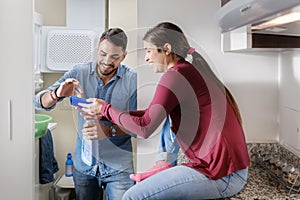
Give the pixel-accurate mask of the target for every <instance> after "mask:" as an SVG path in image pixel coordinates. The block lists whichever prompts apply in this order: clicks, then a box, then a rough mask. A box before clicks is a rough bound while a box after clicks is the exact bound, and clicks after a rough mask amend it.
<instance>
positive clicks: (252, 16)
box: [217, 0, 300, 36]
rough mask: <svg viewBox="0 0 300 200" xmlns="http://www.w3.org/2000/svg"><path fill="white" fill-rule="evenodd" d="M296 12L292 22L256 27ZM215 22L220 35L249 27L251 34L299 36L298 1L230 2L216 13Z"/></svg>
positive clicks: (247, 0)
mask: <svg viewBox="0 0 300 200" xmlns="http://www.w3.org/2000/svg"><path fill="white" fill-rule="evenodd" d="M297 12H298V15H299V16H298V19H296V20H295V21H293V22H285V23H283V24H273V25H271V26H269V27H268V26H264V27H259V26H258V25H261V24H263V23H265V22H268V21H270V20H272V19H274V18H277V17H279V16H283V15H286V14H288V13H297ZM217 20H218V23H219V26H220V31H221V32H222V33H225V32H229V31H232V30H235V29H237V28H240V27H243V26H245V25H248V26H249V25H250V26H251V29H252V32H253V33H262V34H276V35H291V36H300V0H231V1H229V2H227V3H226V4H225V5H224V6H222V7H221V9H220V10H219V11H218V12H217Z"/></svg>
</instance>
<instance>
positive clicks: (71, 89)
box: [56, 78, 83, 97]
mask: <svg viewBox="0 0 300 200" xmlns="http://www.w3.org/2000/svg"><path fill="white" fill-rule="evenodd" d="M82 93H83V90H82V88H81V86H80V83H79V81H78V80H76V79H74V78H68V79H66V80H65V81H64V82H62V83H61V84H60V86H59V87H58V88H57V91H56V95H57V97H69V96H72V95H73V96H77V97H81V94H82Z"/></svg>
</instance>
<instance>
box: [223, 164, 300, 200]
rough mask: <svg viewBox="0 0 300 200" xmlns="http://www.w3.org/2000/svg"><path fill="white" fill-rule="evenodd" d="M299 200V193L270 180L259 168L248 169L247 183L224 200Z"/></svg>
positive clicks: (251, 167) (254, 165)
mask: <svg viewBox="0 0 300 200" xmlns="http://www.w3.org/2000/svg"><path fill="white" fill-rule="evenodd" d="M228 199H230V200H236V199H243V200H300V192H295V191H291V193H290V194H289V189H288V188H286V187H284V186H282V185H281V184H280V183H278V182H277V181H275V180H274V179H272V178H271V176H270V175H269V174H267V173H266V171H265V170H263V169H262V168H261V167H260V166H258V165H256V164H252V165H251V166H250V167H249V174H248V183H247V185H246V186H245V188H244V189H243V190H242V191H241V192H240V193H239V194H237V195H235V196H234V197H232V198H226V200H228Z"/></svg>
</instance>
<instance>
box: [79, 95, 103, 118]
mask: <svg viewBox="0 0 300 200" xmlns="http://www.w3.org/2000/svg"><path fill="white" fill-rule="evenodd" d="M87 101H88V102H92V103H90V104H86V103H79V104H78V105H79V106H81V110H82V111H84V112H86V113H88V114H89V115H97V116H99V115H100V116H101V109H102V105H103V104H104V103H105V101H104V100H102V99H97V98H89V99H87Z"/></svg>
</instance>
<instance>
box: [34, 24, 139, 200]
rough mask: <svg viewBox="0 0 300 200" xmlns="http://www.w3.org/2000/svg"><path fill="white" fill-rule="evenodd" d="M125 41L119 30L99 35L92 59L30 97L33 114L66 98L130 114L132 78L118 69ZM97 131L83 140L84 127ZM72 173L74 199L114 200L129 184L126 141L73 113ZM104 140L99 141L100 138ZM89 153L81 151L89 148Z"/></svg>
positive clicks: (133, 95) (134, 103)
mask: <svg viewBox="0 0 300 200" xmlns="http://www.w3.org/2000/svg"><path fill="white" fill-rule="evenodd" d="M126 46H127V36H126V34H125V33H124V31H123V30H121V29H119V28H113V29H109V30H107V31H105V32H104V33H103V34H102V35H101V37H100V41H99V44H98V49H97V53H98V59H97V61H95V62H90V63H87V64H79V65H76V66H74V67H73V69H71V70H70V71H68V72H66V73H65V74H64V75H63V76H62V77H61V78H60V79H59V80H58V81H57V82H56V83H54V84H53V85H52V86H50V87H49V88H47V89H45V90H43V91H41V92H39V93H38V94H37V95H36V99H35V105H36V108H37V109H42V110H51V109H54V108H55V106H56V103H57V102H60V101H62V99H63V98H66V97H69V96H71V95H74V96H81V97H83V98H92V97H96V98H101V99H105V100H106V101H108V102H111V104H112V105H114V106H116V107H118V108H119V109H123V110H124V109H127V110H135V109H136V106H137V100H136V87H137V75H136V73H135V72H133V71H132V70H131V69H130V68H128V67H127V66H125V65H123V64H121V62H122V61H123V60H124V58H125V57H126ZM88 123H96V124H97V125H98V126H101V128H102V131H103V135H102V137H99V135H97V134H95V135H93V134H91V135H86V136H85V135H83V134H82V129H83V128H85V127H86V125H85V124H88ZM77 130H78V133H77V135H78V136H77V141H76V148H75V153H74V172H73V176H74V177H73V178H74V183H75V191H76V199H77V200H94V199H102V196H103V190H105V194H106V199H109V200H119V199H121V198H122V195H123V193H124V192H125V191H126V190H127V189H128V188H130V187H131V186H133V185H134V181H133V180H131V179H130V178H129V175H130V174H132V173H133V157H132V145H131V136H130V135H128V134H126V133H125V132H124V131H123V130H121V129H120V128H119V127H117V126H116V125H114V124H112V123H110V122H106V121H96V122H87V121H85V120H84V118H83V117H82V116H81V115H80V112H78V127H77ZM103 136H104V137H103ZM91 146H92V149H86V148H87V147H88V148H91Z"/></svg>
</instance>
